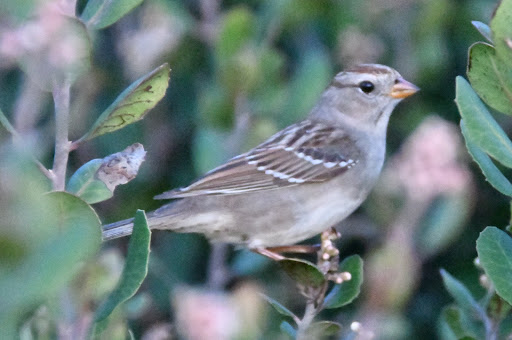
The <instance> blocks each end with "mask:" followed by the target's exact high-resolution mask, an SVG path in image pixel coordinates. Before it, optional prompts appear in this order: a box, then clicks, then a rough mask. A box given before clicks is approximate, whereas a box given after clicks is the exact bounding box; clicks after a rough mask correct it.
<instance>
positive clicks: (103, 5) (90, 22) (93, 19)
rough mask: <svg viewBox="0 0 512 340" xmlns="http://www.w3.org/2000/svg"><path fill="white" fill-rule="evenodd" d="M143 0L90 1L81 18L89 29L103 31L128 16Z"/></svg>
mask: <svg viewBox="0 0 512 340" xmlns="http://www.w3.org/2000/svg"><path fill="white" fill-rule="evenodd" d="M142 1H143V0H89V2H87V5H86V6H85V8H84V11H83V12H82V15H81V16H80V19H82V21H83V22H84V23H85V25H86V26H87V28H90V29H96V30H98V29H102V28H105V27H107V26H110V25H112V24H113V23H115V22H116V21H118V20H119V19H121V18H122V17H123V16H125V15H126V14H128V12H130V11H131V10H133V9H134V8H135V7H137V6H138V5H140V4H141V3H142Z"/></svg>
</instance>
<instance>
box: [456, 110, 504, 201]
mask: <svg viewBox="0 0 512 340" xmlns="http://www.w3.org/2000/svg"><path fill="white" fill-rule="evenodd" d="M460 128H461V131H462V135H463V136H464V139H465V140H466V148H467V149H468V152H469V154H470V155H471V157H473V159H474V160H475V162H476V163H477V164H478V166H479V167H480V170H482V173H483V174H484V176H485V178H486V179H487V181H488V182H489V183H490V184H491V185H492V186H493V187H494V188H495V189H496V190H498V191H499V192H501V193H502V194H504V195H507V196H510V197H512V184H511V183H510V181H509V180H508V179H507V178H506V177H505V176H504V175H503V173H502V172H501V171H500V169H498V167H497V166H496V165H495V164H494V162H493V161H492V159H491V158H490V157H489V156H488V155H487V154H486V153H485V152H484V151H483V150H482V149H481V148H479V147H478V146H476V145H475V144H474V143H472V142H471V141H470V140H469V138H468V137H467V134H468V132H467V131H466V126H465V124H464V120H463V119H461V121H460Z"/></svg>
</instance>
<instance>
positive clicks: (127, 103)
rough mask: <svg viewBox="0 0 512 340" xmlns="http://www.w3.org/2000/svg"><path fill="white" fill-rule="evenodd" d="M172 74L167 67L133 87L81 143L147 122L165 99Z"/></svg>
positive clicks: (103, 114) (156, 71) (111, 106)
mask: <svg viewBox="0 0 512 340" xmlns="http://www.w3.org/2000/svg"><path fill="white" fill-rule="evenodd" d="M170 72H171V69H170V68H169V65H168V64H167V63H165V64H163V65H161V66H159V67H157V68H156V69H155V70H153V71H151V72H150V73H148V74H147V75H145V76H143V77H142V78H140V79H139V80H137V81H135V82H134V83H133V84H131V85H130V86H129V87H128V88H127V89H126V90H124V91H123V92H122V93H121V94H120V95H119V96H118V97H117V99H116V100H115V101H114V102H113V103H112V104H111V105H110V106H109V107H108V108H107V109H106V110H105V111H104V112H103V113H102V114H101V116H100V117H99V118H98V120H97V121H96V123H94V125H93V126H92V128H91V129H90V130H89V132H87V134H86V135H85V136H83V137H82V138H80V141H83V140H89V139H91V138H94V137H98V136H101V135H103V134H105V133H109V132H113V131H116V130H119V129H122V128H123V127H125V126H126V125H129V124H132V123H135V122H137V121H139V120H141V119H142V118H144V116H145V115H146V113H147V112H148V111H149V110H150V109H152V108H153V107H155V105H156V104H157V103H158V102H159V101H160V100H161V99H162V98H163V97H164V95H165V91H166V90H167V86H168V85H169V77H170Z"/></svg>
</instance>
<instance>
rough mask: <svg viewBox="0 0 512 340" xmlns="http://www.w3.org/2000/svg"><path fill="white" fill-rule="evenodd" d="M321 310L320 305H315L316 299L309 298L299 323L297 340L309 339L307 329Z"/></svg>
mask: <svg viewBox="0 0 512 340" xmlns="http://www.w3.org/2000/svg"><path fill="white" fill-rule="evenodd" d="M319 311H320V310H319V306H316V307H315V300H314V299H308V302H307V304H306V310H305V311H304V316H303V317H302V320H300V322H298V323H297V326H298V328H297V340H307V339H308V334H307V330H308V328H309V326H311V323H312V322H313V319H314V318H315V316H316V315H317V314H318V312H319Z"/></svg>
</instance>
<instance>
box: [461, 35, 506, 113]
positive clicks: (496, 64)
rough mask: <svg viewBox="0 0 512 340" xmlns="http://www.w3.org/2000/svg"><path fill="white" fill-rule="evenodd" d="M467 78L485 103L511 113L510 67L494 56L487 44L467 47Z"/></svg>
mask: <svg viewBox="0 0 512 340" xmlns="http://www.w3.org/2000/svg"><path fill="white" fill-rule="evenodd" d="M467 73H468V78H469V81H470V82H471V86H473V89H474V90H475V91H476V92H477V93H478V95H479V96H480V97H481V98H482V99H483V101H484V102H485V103H487V105H489V106H490V107H492V108H493V109H496V110H498V111H500V112H503V113H506V114H512V67H510V66H509V65H506V64H505V63H504V62H503V61H502V60H501V59H499V58H498V57H497V56H496V50H495V49H494V47H492V46H491V45H489V44H485V43H476V44H473V45H472V46H471V47H470V48H469V63H468V71H467Z"/></svg>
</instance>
